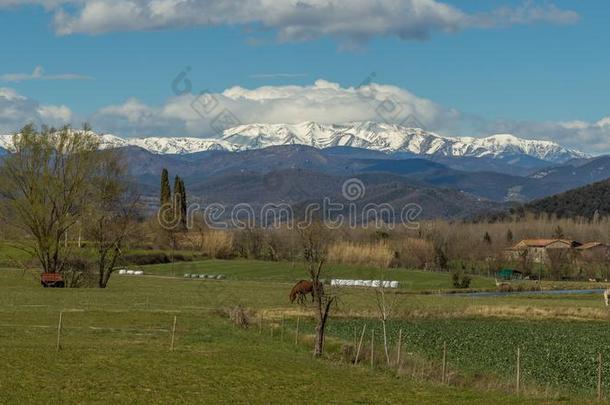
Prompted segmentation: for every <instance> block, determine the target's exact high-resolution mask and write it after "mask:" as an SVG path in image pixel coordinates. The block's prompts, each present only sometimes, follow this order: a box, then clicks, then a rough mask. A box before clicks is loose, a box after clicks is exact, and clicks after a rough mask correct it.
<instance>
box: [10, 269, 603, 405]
mask: <svg viewBox="0 0 610 405" xmlns="http://www.w3.org/2000/svg"><path fill="white" fill-rule="evenodd" d="M143 269H144V270H145V272H146V273H147V274H149V276H145V277H130V276H118V275H115V276H113V278H112V280H111V282H110V286H109V288H108V289H106V290H98V289H74V290H70V289H65V290H54V289H43V288H41V287H40V286H39V285H38V282H37V279H36V275H35V274H34V273H29V272H23V271H17V270H9V269H0V355H1V356H2V359H3V362H0V403H28V402H30V403H31V402H35V403H41V402H47V403H55V402H59V401H60V400H62V401H63V402H65V403H97V402H133V403H144V402H153V403H168V402H170V403H194V402H205V403H228V402H231V403H234V402H238V403H240V402H242V403H244V402H248V403H280V402H281V403H295V402H302V401H310V402H313V403H354V402H356V403H405V402H421V403H489V402H492V401H494V402H498V403H523V402H528V401H529V402H531V403H540V402H545V401H548V402H553V401H554V400H557V399H564V400H568V401H574V402H581V401H582V398H583V395H584V398H589V400H591V401H592V400H593V399H594V389H593V388H592V384H594V381H595V375H594V374H595V358H593V357H595V354H596V353H597V351H598V350H602V351H604V353H606V351H607V350H606V349H605V348H606V347H608V343H610V342H608V339H607V338H606V336H610V334H608V333H607V332H609V330H608V327H607V321H608V320H610V318H608V317H607V312H606V311H605V308H603V307H602V306H601V299H600V297H597V296H564V297H523V296H519V297H502V298H472V297H461V296H439V295H435V294H426V295H419V294H415V292H417V291H423V290H437V289H450V288H451V282H450V278H449V275H448V274H439V273H429V272H416V271H408V270H389V271H388V272H387V274H388V275H389V276H388V278H389V279H396V280H399V281H401V283H402V284H403V286H404V287H405V288H404V289H401V291H400V293H399V294H397V295H396V296H395V297H396V308H395V312H394V319H393V320H392V321H391V323H390V341H391V344H393V343H394V342H395V339H396V331H397V328H403V330H404V332H403V333H404V336H405V343H404V344H405V345H404V359H406V361H407V362H408V364H410V363H409V362H412V363H413V364H414V365H416V366H417V365H421V367H422V372H421V375H418V373H419V372H418V371H417V370H418V369H417V368H414V366H413V365H411V366H409V367H407V369H406V370H404V371H403V372H401V373H398V374H397V373H396V371H390V370H384V369H383V368H382V367H377V368H376V370H370V369H369V367H368V366H367V364H368V363H367V362H366V361H365V362H364V363H363V364H362V365H360V366H357V367H355V366H353V365H349V364H348V363H347V362H346V361H345V354H344V350H345V348H346V347H349V345H351V344H353V334H354V327H358V328H360V327H361V325H362V324H363V323H367V324H368V325H369V330H370V328H373V327H375V328H376V329H377V330H379V329H378V328H379V324H378V322H377V321H376V320H375V298H374V294H373V293H372V291H371V290H368V289H362V288H348V289H343V290H342V291H341V295H340V302H339V306H338V308H337V310H336V311H335V314H334V317H333V318H332V319H331V322H330V324H329V343H328V346H327V349H328V354H327V357H326V358H325V359H321V360H314V359H312V357H311V354H310V349H311V335H312V333H313V323H312V321H311V309H309V308H307V307H302V306H298V305H291V304H290V303H289V302H288V298H287V295H288V292H289V290H290V287H291V285H292V283H293V282H294V281H295V280H297V279H300V278H305V276H304V271H303V268H302V266H300V265H298V264H297V265H294V266H293V265H292V264H290V263H265V262H255V261H218V260H206V261H201V262H183V263H175V264H173V265H172V264H166V265H153V266H144V267H143ZM183 273H205V274H225V275H226V276H227V279H226V280H191V279H184V278H183V277H182V275H183ZM172 274H175V275H176V277H172V276H171V275H172ZM377 274H378V271H375V270H374V269H367V268H350V267H347V266H333V267H330V268H329V273H328V276H327V277H328V278H330V277H342V278H366V279H372V278H377V277H375V276H376V275H377ZM474 282H475V283H476V285H478V286H480V288H484V287H486V286H489V285H490V284H493V280H489V279H484V278H477V279H475V280H474ZM236 304H240V305H242V306H243V307H245V308H247V309H248V310H249V311H251V316H252V317H251V319H252V322H253V324H252V326H251V328H249V329H248V330H242V329H239V328H237V327H235V326H233V325H232V324H231V322H230V321H229V319H228V318H227V316H226V315H224V314H223V313H222V312H223V311H221V310H220V309H221V308H226V307H232V306H234V305H236ZM62 311H63V314H64V315H63V317H64V318H63V319H64V323H63V329H62V337H61V346H62V350H61V351H59V352H57V351H56V341H57V322H58V317H59V313H60V312H62ZM261 315H262V316H263V319H264V322H263V330H262V333H261V334H259V332H258V320H259V319H260V318H259V317H260V316H261ZM174 316H176V317H177V329H176V341H175V345H176V346H175V351H174V352H170V350H169V347H170V340H171V328H172V323H173V319H174ZM297 316H299V317H301V319H302V320H301V324H300V325H301V326H300V342H299V344H298V345H296V346H295V344H294V341H293V339H294V335H293V333H294V331H295V322H296V317H297ZM547 317H551V318H552V319H553V320H546V321H544V322H541V319H546V318H547ZM282 318H284V319H285V321H284V322H285V323H284V325H285V330H284V332H283V333H282V332H281V330H282V329H281V327H280V325H281V319H282ZM581 318H582V320H579V321H575V320H573V319H581ZM601 321H603V322H601ZM272 330H273V331H274V332H273V333H274V335H273V336H272V335H271V331H272ZM367 336H368V335H367ZM282 337H283V339H282ZM379 338H380V335H379V333H378V334H377V341H376V347H377V349H380V348H381V340H380V339H379ZM366 341H367V342H368V338H367V340H366ZM443 341H446V342H447V344H448V350H449V356H448V362H449V369H450V372H451V382H452V385H450V386H446V385H441V384H440V383H439V381H438V378H437V375H436V374H434V372H428V373H425V372H424V368H425V367H428V368H430V367H431V368H432V369H433V370H438V365H439V361H440V350H439V349H440V347H441V346H442V342H443ZM517 345H519V346H521V347H523V350H524V359H523V361H524V363H523V366H524V371H523V373H524V374H523V378H524V387H527V388H528V391H527V392H526V395H525V396H522V397H521V398H517V397H516V396H514V395H512V394H510V392H511V390H512V385H513V384H512V373H513V369H512V368H511V367H514V364H513V363H514V362H513V355H512V353H513V352H514V348H515V347H516V346H517ZM392 347H393V346H392ZM367 350H368V349H367ZM541 355H542V357H540V356H541ZM608 355H609V356H610V353H608ZM381 356H382V353H381V351H379V350H378V351H377V357H378V363H379V360H380V359H381V358H382V357H381ZM545 356H547V357H545ZM364 358H366V356H364ZM541 358H543V359H544V362H541V360H540V359H541ZM416 360H417V361H416ZM608 364H609V365H610V361H609V362H608ZM424 366H425V367H424ZM607 369H608V368H607V367H606V366H605V368H604V370H605V371H607ZM428 371H430V370H428ZM591 373H593V375H592V374H591ZM606 375H608V376H610V371H608V372H607V374H606ZM482 376H484V378H483V377H482ZM592 381H593V382H592ZM604 382H605V383H607V384H609V385H610V380H608V381H607V380H606V379H604ZM562 387H564V388H562ZM581 403H582V402H581Z"/></svg>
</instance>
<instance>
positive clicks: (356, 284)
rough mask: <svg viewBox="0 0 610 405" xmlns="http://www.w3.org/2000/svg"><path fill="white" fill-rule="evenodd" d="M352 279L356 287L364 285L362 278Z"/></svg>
mask: <svg viewBox="0 0 610 405" xmlns="http://www.w3.org/2000/svg"><path fill="white" fill-rule="evenodd" d="M354 281H355V283H354V285H355V286H356V287H363V286H364V281H363V280H354Z"/></svg>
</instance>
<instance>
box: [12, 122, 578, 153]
mask: <svg viewBox="0 0 610 405" xmlns="http://www.w3.org/2000/svg"><path fill="white" fill-rule="evenodd" d="M99 137H100V142H101V144H102V147H103V148H116V147H125V146H137V147H140V148H143V149H146V150H148V151H149V152H151V153H155V154H188V153H195V152H202V151H209V150H225V151H231V152H233V151H242V150H249V149H261V148H266V147H269V146H278V145H294V144H299V145H307V146H312V147H315V148H320V149H322V148H328V147H333V146H351V147H357V148H365V149H371V150H376V151H381V152H385V153H396V152H407V153H412V154H415V155H443V156H467V157H484V156H491V157H497V158H504V157H511V156H523V155H526V156H530V157H534V158H538V159H542V160H548V161H552V162H564V161H566V160H569V159H572V158H580V157H587V156H588V155H586V154H584V153H582V152H578V151H575V150H570V149H566V148H564V147H562V146H561V145H558V144H556V143H554V142H550V141H539V140H528V139H521V138H518V137H516V136H514V135H512V134H495V135H491V136H488V137H485V138H474V137H447V136H441V135H438V134H435V133H433V132H429V131H426V130H424V129H421V128H409V127H403V126H399V125H394V124H387V123H383V122H375V121H362V122H351V123H347V124H324V123H318V122H312V121H306V122H302V123H296V124H246V125H240V126H237V127H234V128H230V129H227V130H225V131H224V132H223V134H222V135H221V136H220V137H217V138H189V137H177V138H171V137H167V138H166V137H149V138H120V137H118V136H115V135H111V134H103V135H99ZM11 143H12V138H11V136H10V135H5V136H0V147H3V148H5V149H10V144H11Z"/></svg>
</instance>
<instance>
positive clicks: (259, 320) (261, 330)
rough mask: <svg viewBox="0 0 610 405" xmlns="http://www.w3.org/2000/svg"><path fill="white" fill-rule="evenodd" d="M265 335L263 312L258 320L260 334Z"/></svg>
mask: <svg viewBox="0 0 610 405" xmlns="http://www.w3.org/2000/svg"><path fill="white" fill-rule="evenodd" d="M262 333H263V313H262V312H261V316H260V317H259V318H258V334H259V335H260V334H262Z"/></svg>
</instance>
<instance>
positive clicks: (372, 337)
mask: <svg viewBox="0 0 610 405" xmlns="http://www.w3.org/2000/svg"><path fill="white" fill-rule="evenodd" d="M373 367H375V329H371V368H373Z"/></svg>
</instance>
